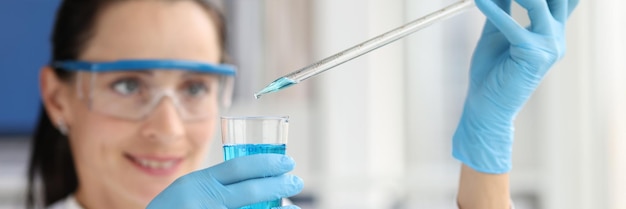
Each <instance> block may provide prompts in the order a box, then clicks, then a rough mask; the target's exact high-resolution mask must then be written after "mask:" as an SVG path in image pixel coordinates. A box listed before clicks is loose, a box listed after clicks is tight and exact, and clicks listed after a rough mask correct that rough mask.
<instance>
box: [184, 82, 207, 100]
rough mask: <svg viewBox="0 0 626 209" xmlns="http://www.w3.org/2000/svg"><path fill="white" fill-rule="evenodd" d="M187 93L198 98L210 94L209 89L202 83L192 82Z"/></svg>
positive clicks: (187, 88)
mask: <svg viewBox="0 0 626 209" xmlns="http://www.w3.org/2000/svg"><path fill="white" fill-rule="evenodd" d="M185 91H186V93H187V94H188V95H190V96H192V97H198V96H202V95H205V94H208V93H209V87H208V86H207V85H206V84H204V83H202V82H191V83H189V84H187V86H186V89H185Z"/></svg>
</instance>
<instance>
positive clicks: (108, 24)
mask: <svg viewBox="0 0 626 209" xmlns="http://www.w3.org/2000/svg"><path fill="white" fill-rule="evenodd" d="M220 53H221V52H220V46H219V41H218V35H217V29H216V27H215V24H214V23H213V20H212V19H211V16H210V15H208V13H207V11H206V10H205V9H204V8H203V7H201V6H200V5H199V4H198V3H196V2H194V1H191V0H177V1H159V0H151V1H139V0H131V1H120V2H117V3H114V4H112V5H111V6H109V7H108V8H106V9H105V10H104V11H102V13H101V14H100V16H99V17H98V19H97V21H96V25H95V27H94V30H93V34H92V37H91V38H90V40H89V42H88V43H87V46H86V48H85V50H84V52H83V53H82V54H81V57H80V59H82V60H90V61H113V60H122V59H184V60H195V61H204V62H212V63H216V62H219V59H220Z"/></svg>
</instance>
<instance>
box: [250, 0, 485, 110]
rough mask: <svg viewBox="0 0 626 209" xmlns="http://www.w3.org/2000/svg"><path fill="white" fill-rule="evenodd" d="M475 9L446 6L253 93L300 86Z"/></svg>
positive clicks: (469, 2) (466, 3)
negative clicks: (349, 62) (413, 34)
mask: <svg viewBox="0 0 626 209" xmlns="http://www.w3.org/2000/svg"><path fill="white" fill-rule="evenodd" d="M473 6H474V0H460V1H458V2H456V3H453V4H451V5H449V6H447V7H444V8H443V9H440V10H437V11H435V12H433V13H430V14H428V15H426V16H424V17H421V18H419V19H416V20H413V21H411V22H409V23H407V24H405V25H402V26H400V27H398V28H395V29H393V30H391V31H388V32H386V33H383V34H381V35H379V36H376V37H374V38H372V39H370V40H367V41H365V42H363V43H361V44H358V45H356V46H353V47H351V48H348V49H346V50H343V51H341V52H339V53H337V54H335V55H332V56H330V57H327V58H325V59H323V60H320V61H318V62H316V63H313V64H311V65H309V66H307V67H304V68H302V69H299V70H297V71H295V72H292V73H289V74H287V75H285V76H282V77H280V78H279V79H277V80H275V81H274V82H272V83H270V84H269V85H268V86H267V87H265V88H264V89H263V90H261V91H259V92H257V93H256V94H254V97H255V98H257V99H258V98H261V96H262V95H264V94H267V93H271V92H276V91H279V90H281V89H284V88H286V87H289V86H292V85H294V84H297V83H300V81H303V80H306V79H307V78H310V77H313V76H315V75H318V74H320V73H322V72H324V71H327V70H329V69H331V68H333V67H335V66H337V65H340V64H343V63H345V62H347V61H350V60H352V59H354V58H357V57H359V56H361V55H363V54H366V53H368V52H370V51H373V50H375V49H378V48H380V47H382V46H384V45H387V44H389V43H391V42H394V41H396V40H398V39H400V38H402V37H405V36H407V35H409V34H411V33H413V32H416V31H419V30H421V29H423V28H425V27H427V26H429V25H432V24H434V23H436V22H438V21H441V20H444V19H447V18H448V17H451V16H454V15H456V14H460V13H461V12H462V11H465V10H466V9H469V8H472V7H473Z"/></svg>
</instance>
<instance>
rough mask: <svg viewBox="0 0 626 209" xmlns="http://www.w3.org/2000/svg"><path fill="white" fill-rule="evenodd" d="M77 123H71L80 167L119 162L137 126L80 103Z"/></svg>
mask: <svg viewBox="0 0 626 209" xmlns="http://www.w3.org/2000/svg"><path fill="white" fill-rule="evenodd" d="M74 114H75V115H79V116H80V117H75V118H74V121H73V124H72V125H71V127H70V135H71V139H70V142H71V146H72V152H73V154H74V155H75V161H76V162H77V169H81V168H84V167H89V168H90V170H102V169H99V167H104V166H110V165H111V163H113V164H118V162H119V158H121V156H122V155H120V153H121V148H123V147H125V144H127V143H129V140H128V139H129V138H131V137H130V136H132V134H133V132H134V131H133V130H135V129H136V127H135V126H133V125H132V124H129V123H123V122H120V121H118V120H116V119H113V118H109V117H106V116H103V115H101V114H97V113H94V112H92V111H89V110H88V109H87V108H86V107H80V106H78V107H76V108H75V109H74Z"/></svg>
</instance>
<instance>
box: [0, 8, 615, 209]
mask: <svg viewBox="0 0 626 209" xmlns="http://www.w3.org/2000/svg"><path fill="white" fill-rule="evenodd" d="M59 2H60V1H59V0H2V1H1V2H0V28H2V30H1V32H0V49H2V50H1V51H0V208H2V209H3V208H21V207H22V203H23V202H24V201H23V194H24V192H25V191H24V188H25V179H26V175H25V173H26V171H25V169H26V168H25V167H26V162H27V161H28V154H29V152H30V147H29V143H30V136H31V132H32V130H33V128H34V124H35V119H36V116H37V114H38V106H39V93H38V71H39V69H40V67H41V66H42V65H45V64H46V63H47V62H48V61H49V56H50V53H49V50H50V47H49V36H50V29H51V24H52V22H53V19H54V14H55V11H56V8H57V6H58V4H59ZM215 2H216V4H218V5H219V6H220V7H221V8H222V9H223V11H224V12H225V15H226V17H227V20H228V26H229V38H230V40H229V47H228V48H229V51H230V53H231V56H232V58H233V63H234V64H236V65H238V66H239V69H240V73H239V75H238V77H237V86H236V92H235V97H234V98H235V100H234V104H233V107H232V108H230V110H228V111H226V112H224V113H223V114H225V115H289V116H290V117H291V125H290V126H291V128H290V129H291V130H290V141H289V145H288V154H289V155H291V156H293V157H294V158H295V159H296V161H297V162H298V166H297V168H296V170H295V171H294V173H295V174H297V175H299V176H301V177H302V178H303V179H304V181H305V184H306V186H305V189H304V191H303V192H302V194H300V195H298V196H296V197H294V198H293V201H294V202H296V203H297V204H299V205H300V206H301V207H302V208H303V209H326V208H365V209H367V208H372V209H374V208H376V209H380V208H389V209H404V208H428V209H438V208H442V209H443V208H453V206H454V201H455V193H456V189H457V184H458V178H459V171H460V163H459V162H458V161H456V160H454V159H453V158H452V157H451V137H452V134H453V133H454V130H455V127H456V123H457V122H458V120H459V116H460V113H461V109H462V105H463V100H464V97H465V92H466V89H467V79H468V69H469V64H470V63H469V61H470V58H471V53H472V50H473V48H474V46H475V44H476V41H477V40H478V37H479V35H480V31H481V28H482V25H483V22H484V16H483V15H482V14H481V13H480V12H479V11H478V10H477V9H472V10H470V11H468V12H465V13H464V14H461V15H458V16H456V17H453V18H451V19H448V20H446V21H444V22H441V23H438V24H436V25H433V26H431V27H429V28H426V29H424V30H422V31H420V32H417V33H415V34H413V35H411V36H409V37H407V38H405V39H402V40H401V41H398V42H395V43H393V44H391V45H388V46H385V47H383V48H381V49H378V50H376V51H374V52H371V53H369V54H367V55H364V56H363V57H360V58H357V59H355V60H353V61H350V62H348V63H346V64H343V65H341V66H339V67H337V68H335V69H334V70H331V71H328V72H326V73H325V74H322V75H320V76H318V77H314V78H312V79H309V80H307V81H305V82H303V83H301V84H299V85H296V86H293V87H291V88H288V89H286V90H283V91H281V92H279V93H274V94H269V95H266V96H264V97H263V98H262V99H259V100H256V99H254V98H253V96H252V95H253V93H254V92H256V91H258V90H260V89H262V88H263V87H265V85H267V84H268V83H269V82H271V81H273V80H274V79H276V78H278V77H279V76H282V75H283V74H286V73H288V72H291V71H293V70H296V69H299V68H301V67H304V66H306V65H307V64H310V63H312V62H314V61H317V60H319V59H322V58H325V57H327V56H329V55H332V54H334V53H336V52H338V51H340V50H343V49H345V48H348V47H351V46H353V45H355V44H358V43H360V42H362V41H364V40H366V39H368V38H371V37H374V36H376V35H378V34H380V33H383V32H386V31H388V30H390V29H393V28H395V27H397V26H400V25H402V24H403V23H406V22H408V21H411V20H413V19H416V18H418V17H421V16H423V15H426V14H428V13H430V12H432V11H435V10H437V9H440V8H442V7H444V6H446V5H449V4H451V3H453V2H455V1H454V0H439V1H432V0H393V1H384V0H342V1H333V0H316V1H306V0H264V1H247V0H223V1H220V0H217V1H215ZM624 8H626V3H624V2H623V1H618V0H594V1H581V2H580V4H579V6H578V8H577V9H576V11H575V12H574V14H573V15H572V16H571V18H570V20H569V22H568V23H567V26H568V27H567V38H568V40H567V43H568V51H567V55H566V56H565V58H564V59H563V60H561V61H560V62H559V63H557V64H556V66H555V67H554V68H553V69H552V70H551V72H550V73H549V74H548V75H547V77H546V79H545V80H544V82H543V83H542V84H541V86H540V87H539V89H538V90H537V92H536V93H535V94H534V95H533V97H532V99H531V100H530V101H529V102H528V104H527V105H526V106H525V108H524V109H523V110H522V112H521V113H520V114H519V116H518V118H517V120H516V123H515V126H516V132H515V133H516V141H515V144H514V159H513V161H514V168H513V170H512V172H511V178H512V194H513V201H514V202H515V203H516V206H517V208H518V209H529V208H533V209H561V208H562V209H597V208H607V209H624V208H626V201H624V198H626V178H624V177H623V176H626V152H625V151H626V141H625V140H626V109H625V108H624V107H626V72H625V70H626V44H625V42H624V40H623V38H624V37H626V28H625V27H624V23H625V22H624V20H626V13H623V12H622V11H621V10H623V9H624ZM513 14H514V17H515V18H516V19H517V20H518V21H519V22H520V24H524V25H526V24H528V19H527V18H525V14H526V12H525V11H524V10H523V9H521V8H520V7H518V6H517V5H515V9H514V12H513ZM217 136H219V133H218V134H217ZM217 136H216V137H215V139H216V140H214V142H215V143H213V146H212V148H211V151H210V154H209V156H208V157H207V159H208V164H207V166H208V165H211V164H214V163H218V162H221V161H222V151H221V147H220V144H219V142H218V140H219V139H218V137H217Z"/></svg>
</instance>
